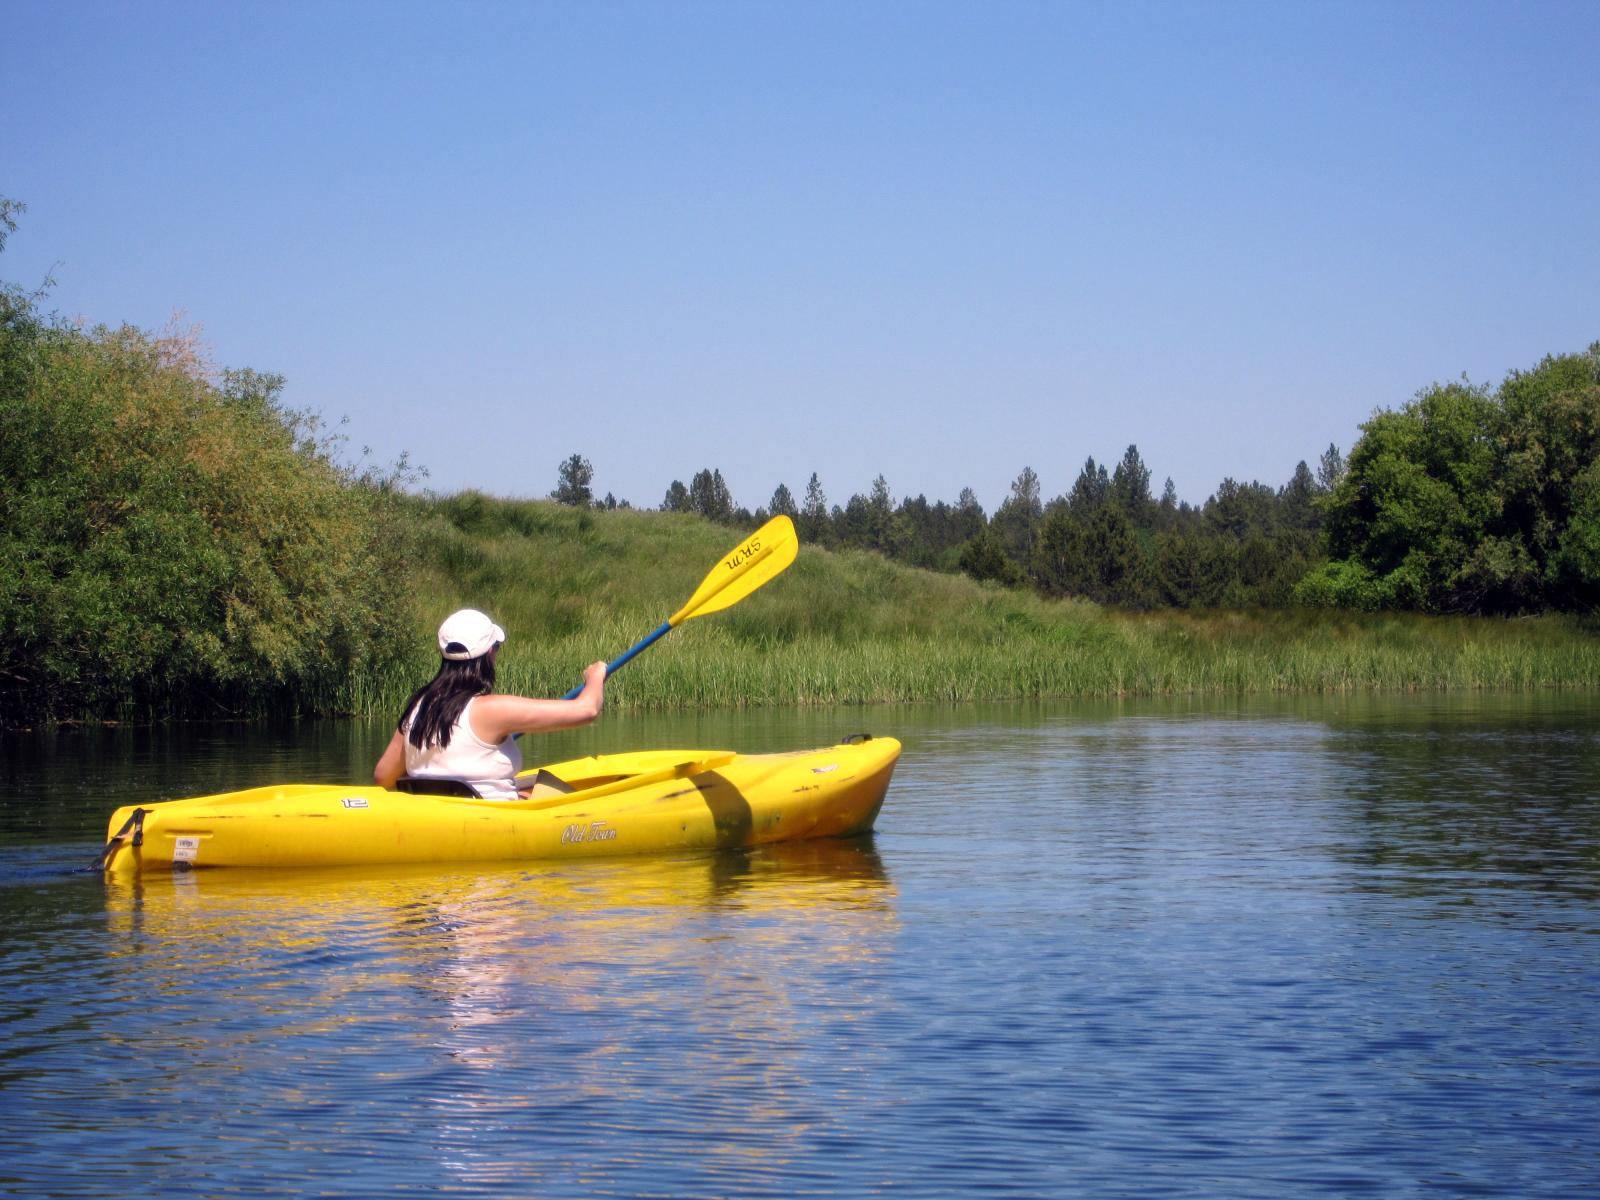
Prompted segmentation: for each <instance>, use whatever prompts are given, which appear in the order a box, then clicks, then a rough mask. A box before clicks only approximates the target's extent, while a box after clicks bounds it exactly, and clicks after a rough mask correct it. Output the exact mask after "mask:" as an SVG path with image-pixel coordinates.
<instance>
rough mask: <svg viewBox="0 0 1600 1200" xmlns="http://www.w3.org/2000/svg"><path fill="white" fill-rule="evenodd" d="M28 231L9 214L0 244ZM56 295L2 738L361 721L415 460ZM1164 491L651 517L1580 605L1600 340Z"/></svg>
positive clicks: (30, 432) (4, 476) (1244, 601)
mask: <svg viewBox="0 0 1600 1200" xmlns="http://www.w3.org/2000/svg"><path fill="white" fill-rule="evenodd" d="M20 210H21V209H20V206H19V205H16V204H15V203H13V202H10V201H6V200H4V198H0V250H3V249H4V244H5V236H6V234H7V233H9V232H11V231H12V230H13V229H14V227H15V224H14V217H15V215H16V214H17V213H18V212H20ZM43 302H44V295H43V292H42V291H34V292H28V291H25V290H23V289H22V288H20V287H17V286H15V285H10V284H3V283H0V727H3V726H17V725H31V724H38V723H41V722H48V721H51V720H55V719H71V718H77V717H91V716H92V717H104V716H117V715H127V716H137V717H139V718H140V719H148V718H150V717H159V716H162V715H179V714H181V715H186V716H196V715H205V714H207V713H211V714H214V715H219V716H225V715H238V714H241V713H247V712H249V713H256V714H261V713H265V712H280V713H312V712H333V711H353V710H362V711H364V709H362V703H363V702H362V701H361V700H360V699H359V696H357V693H359V692H360V689H361V688H362V687H364V686H368V684H369V683H370V682H371V681H372V680H376V679H378V678H380V677H382V676H384V675H385V674H386V673H393V672H395V671H409V670H410V669H411V668H410V667H409V666H408V665H407V664H409V663H412V662H413V656H414V653H415V651H416V644H415V643H416V633H417V629H418V627H419V621H420V617H419V614H418V613H417V612H416V611H415V609H416V607H417V604H418V601H416V600H415V599H414V594H415V591H416V589H415V588H414V587H413V586H412V583H413V581H414V576H415V573H416V571H417V564H418V561H419V556H426V554H427V553H428V548H427V544H426V543H425V541H424V540H423V539H422V538H421V537H420V536H419V534H418V532H417V529H416V527H415V525H416V522H415V521H414V519H413V518H414V517H415V514H416V505H417V504H418V503H419V502H421V498H419V497H416V496H415V495H414V494H413V493H412V492H411V491H410V490H409V485H410V484H412V483H413V482H414V477H413V476H412V475H411V474H410V473H409V471H408V469H407V468H406V466H405V464H404V463H403V462H402V463H401V464H397V465H396V466H395V467H393V468H390V469H387V470H382V471H379V470H373V469H371V468H368V467H365V466H362V465H360V464H357V465H351V464H349V463H348V462H346V461H344V460H343V457H342V446H341V443H340V440H339V439H338V438H337V437H332V436H329V433H328V431H327V430H326V429H325V428H324V427H323V426H322V425H321V423H320V420H319V418H318V417H317V415H316V414H313V413H306V412H300V411H297V410H295V409H293V408H291V407H288V406H287V405H286V404H285V402H284V398H283V389H284V382H283V380H282V379H281V378H279V377H277V376H274V375H270V374H264V373H260V372H257V371H253V370H219V369H217V368H215V367H214V366H212V365H211V364H210V363H208V362H207V361H205V359H204V357H203V356H202V355H201V354H200V352H199V350H198V347H197V345H196V343H195V341H194V339H193V338H192V337H190V336H187V335H185V334H183V333H182V332H178V333H169V334H151V333H147V332H145V331H142V330H139V329H136V328H132V327H127V326H124V327H120V328H114V329H113V328H107V327H93V328H84V327H81V326H79V325H77V324H73V323H69V322H65V321H61V320H59V319H57V318H55V317H54V316H53V315H51V314H49V313H48V312H47V311H45V310H44V308H43V307H42V306H43ZM1150 478H1151V477H1150V473H1149V471H1148V469H1147V468H1146V467H1145V466H1144V464H1143V462H1142V461H1141V460H1140V457H1139V455H1138V451H1137V449H1136V448H1134V447H1129V449H1128V451H1127V453H1126V454H1125V455H1124V456H1123V458H1122V460H1121V461H1120V462H1119V463H1117V464H1116V466H1115V467H1114V468H1112V469H1110V470H1107V469H1106V468H1105V467H1104V466H1102V465H1100V464H1095V463H1093V462H1091V463H1088V464H1086V465H1085V467H1084V469H1083V470H1082V471H1081V472H1080V474H1079V476H1078V479H1077V481H1076V482H1075V483H1074V486H1073V487H1072V489H1071V490H1069V491H1068V492H1067V493H1065V494H1063V495H1061V496H1057V497H1054V498H1051V499H1049V500H1046V499H1045V498H1044V497H1043V496H1042V495H1041V493H1040V487H1039V482H1038V479H1037V476H1036V475H1035V474H1034V472H1033V471H1032V470H1024V471H1023V472H1022V473H1021V474H1020V475H1019V476H1018V478H1017V481H1016V483H1015V485H1014V486H1013V488H1012V492H1011V495H1010V496H1008V497H1007V498H1006V500H1005V501H1004V502H1003V503H1001V504H1000V505H999V506H998V508H997V509H996V510H995V512H994V513H992V514H989V513H985V512H984V510H983V509H982V507H981V506H980V505H978V503H977V502H976V500H975V499H974V498H973V497H972V495H971V493H970V491H969V492H966V493H963V495H962V496H961V497H960V498H959V499H958V500H957V501H956V503H954V504H949V503H946V502H943V501H938V502H934V503H929V502H928V501H927V500H926V499H925V498H923V497H920V496H919V497H915V498H909V499H902V500H900V501H898V502H896V501H895V500H893V498H892V497H891V494H890V491H889V486H888V483H887V482H886V481H885V480H883V479H882V478H879V479H878V480H876V481H874V484H873V486H872V488H871V489H870V491H869V492H868V493H867V494H866V495H857V496H852V497H851V498H850V499H849V500H848V501H847V502H846V503H844V504H833V505H830V504H829V503H828V502H827V498H826V496H825V494H824V493H823V490H822V485H821V483H820V481H819V480H818V479H817V478H816V477H813V478H812V480H811V481H810V483H809V485H808V486H807V488H806V490H805V493H804V494H803V495H802V496H800V497H795V496H793V495H792V494H790V493H789V491H788V489H787V488H785V487H782V486H780V487H778V488H777V489H776V490H775V492H774V495H773V496H772V498H771V500H770V502H769V503H768V504H767V505H765V506H763V508H762V509H761V510H759V511H757V512H746V511H744V510H741V509H739V508H737V507H736V506H735V505H734V502H733V499H732V497H731V496H730V495H729V494H728V489H727V486H726V484H725V482H724V481H723V480H722V477H721V474H720V471H718V470H717V469H715V468H706V469H704V470H702V471H700V472H699V473H698V474H697V475H695V476H694V477H693V478H692V480H691V482H690V483H689V484H688V485H687V486H684V485H682V484H681V483H677V484H674V485H673V487H672V488H671V489H669V491H668V493H667V495H666V497H664V501H663V504H662V506H661V507H663V508H667V509H669V510H673V511H677V512H685V511H687V512H694V513H699V514H701V515H702V516H704V517H706V518H709V519H710V520H712V521H725V522H728V523H730V524H744V525H747V524H749V523H751V522H754V521H755V520H756V519H757V518H758V517H760V516H764V515H766V514H768V513H771V512H773V511H784V512H789V513H791V514H792V515H793V516H794V517H795V519H796V521H797V522H798V524H799V527H800V531H801V535H802V537H803V538H804V539H805V540H806V541H807V542H810V543H813V544H818V545H821V546H824V547H832V548H836V549H841V550H857V549H859V550H865V551H872V552H876V553H877V554H880V555H882V556H883V558H884V559H886V560H893V561H896V562H899V563H904V564H908V565H910V566H916V567H926V568H930V569H933V570H935V571H940V572H947V573H950V574H951V575H952V576H953V575H956V574H965V575H969V576H972V577H974V578H976V579H980V580H986V581H993V582H995V583H998V584H1005V585H1011V586H1015V587H1018V588H1019V589H1021V588H1026V589H1028V590H1029V591H1037V592H1039V593H1042V594H1044V595H1045V596H1049V597H1080V598H1086V599H1089V600H1093V601H1096V602H1098V603H1099V604H1101V605H1108V606H1118V607H1127V608H1133V609H1143V608H1150V607H1156V606H1168V607H1171V608H1174V609H1196V608H1200V609H1205V608H1219V609H1237V608H1248V607H1266V608H1277V609H1280V610H1286V609H1288V608H1289V607H1290V606H1295V605H1313V606H1318V607H1324V608H1345V609H1358V610H1365V611H1379V610H1386V611H1396V612H1402V611H1409V612H1420V613H1459V614H1518V613H1543V612H1576V613H1584V614H1588V613H1592V612H1593V611H1594V610H1595V608H1596V606H1597V605H1600V343H1597V344H1596V345H1593V346H1591V347H1590V348H1589V349H1588V350H1587V351H1585V352H1582V353H1575V354H1567V355H1561V356H1554V357H1549V358H1546V359H1545V360H1543V361H1542V362H1540V363H1539V364H1537V365H1536V366H1535V367H1534V368H1532V369H1531V370H1529V371H1527V372H1513V373H1512V374H1511V375H1510V376H1508V377H1507V378H1506V379H1505V380H1504V381H1503V382H1502V383H1501V384H1500V385H1499V386H1498V387H1497V388H1494V389H1490V388H1487V387H1484V386H1480V385H1473V384H1469V383H1466V382H1460V383H1451V384H1445V385H1435V386H1434V387H1431V388H1428V389H1425V390H1424V391H1423V392H1421V393H1419V394H1418V395H1417V396H1416V397H1415V398H1414V399H1413V400H1412V401H1410V402H1409V403H1407V404H1406V405H1404V406H1402V407H1401V408H1399V409H1397V410H1392V411H1391V410H1379V411H1377V412H1376V413H1375V414H1374V416H1373V417H1372V418H1371V420H1369V421H1368V422H1367V423H1366V424H1365V425H1363V427H1362V431H1361V436H1360V438H1359V439H1358V441H1357V442H1356V444H1355V445H1354V446H1353V447H1352V449H1351V450H1350V452H1349V455H1348V458H1345V459H1343V460H1341V457H1340V455H1339V452H1338V451H1337V450H1335V449H1333V448H1331V447H1330V449H1329V452H1328V453H1326V454H1324V455H1323V456H1322V460H1321V462H1320V463H1319V467H1318V469H1317V470H1316V471H1315V472H1313V471H1312V470H1311V469H1310V468H1308V467H1307V466H1306V465H1305V464H1304V463H1302V464H1300V465H1299V466H1297V467H1296V469H1295V470H1294V472H1293V473H1292V475H1291V477H1290V479H1289V480H1288V482H1287V483H1285V484H1283V485H1282V486H1277V487H1274V486H1267V485H1263V484H1259V483H1250V484H1238V483H1236V482H1234V481H1231V480H1230V481H1225V482H1224V483H1223V485H1222V486H1221V487H1219V488H1218V489H1217V492H1216V493H1215V494H1214V495H1213V496H1211V497H1210V498H1208V499H1207V500H1206V502H1205V503H1204V504H1201V505H1199V506H1191V505H1188V504H1184V503H1179V502H1177V501H1176V499H1175V498H1174V497H1173V495H1172V489H1171V488H1170V487H1168V488H1166V489H1165V490H1164V493H1163V495H1162V496H1161V497H1160V498H1156V497H1154V496H1153V495H1152V494H1151V488H1150ZM591 480H592V470H591V469H590V467H589V464H588V463H587V462H586V460H584V459H583V458H582V457H581V456H580V455H573V456H572V457H571V458H569V459H568V460H567V461H566V462H565V463H563V464H561V465H560V470H559V473H558V488H557V497H556V498H557V499H559V500H561V501H564V502H566V503H568V504H573V505H592V504H593V503H594V498H593V496H592V495H591V494H589V491H588V488H589V484H590V482H591ZM608 499H609V498H608ZM600 503H601V505H602V506H605V505H606V504H607V501H606V500H602V501H601V502H600ZM609 503H610V504H611V505H613V506H614V505H616V501H615V500H614V499H611V500H609ZM551 511H552V512H554V511H558V510H555V509H552V510H551ZM578 528H579V530H580V536H591V535H588V534H583V533H582V532H581V531H582V529H584V528H587V526H585V525H581V524H580V526H579V527H578ZM599 532H602V531H598V530H597V531H596V533H599ZM661 532H662V536H666V535H667V534H668V533H669V531H668V530H666V529H663V530H662V531H661ZM626 561H629V562H631V561H633V560H631V559H629V560H626ZM442 569H445V570H448V569H449V564H448V563H446V564H442ZM886 569H887V568H886ZM588 578H589V577H588V576H585V577H584V579H588ZM569 582H571V583H572V586H574V587H577V586H579V584H580V583H581V582H582V581H577V582H573V581H569ZM593 582H594V581H592V580H590V583H593ZM940 582H941V583H954V582H955V580H954V579H950V580H945V581H940ZM585 586H587V585H585ZM906 586H907V587H908V588H909V587H911V586H912V585H911V584H909V583H908V584H907V585H906ZM919 586H921V587H923V589H924V590H928V589H929V588H931V587H932V581H927V582H925V583H924V584H922V585H919ZM963 586H964V587H970V586H971V585H970V584H963ZM945 590H948V588H947V589H945ZM991 594H993V595H997V596H998V595H1003V594H1004V593H1002V592H995V593H991ZM1017 594H1018V595H1019V596H1020V595H1022V594H1023V592H1022V591H1020V590H1019V592H1018V593H1017ZM858 601H859V603H861V604H864V605H870V604H871V603H872V597H871V595H870V594H866V593H863V594H862V595H861V596H860V597H858ZM574 611H577V610H574ZM1030 611H1031V610H1030ZM1085 611H1089V609H1088V606H1072V612H1073V613H1075V614H1078V615H1077V617H1075V619H1080V620H1081V619H1082V613H1083V612H1085ZM1029 620H1034V618H1033V617H1030V618H1029ZM820 652H821V651H820V650H819V653H820ZM908 654H909V652H908ZM906 661H908V662H909V661H911V659H910V658H907V659H906ZM1152 686H1154V685H1152ZM951 694H956V693H955V692H952V693H951ZM353 696H356V697H357V698H355V699H352V697H353Z"/></svg>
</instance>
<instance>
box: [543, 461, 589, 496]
mask: <svg viewBox="0 0 1600 1200" xmlns="http://www.w3.org/2000/svg"><path fill="white" fill-rule="evenodd" d="M593 482H594V467H592V466H591V465H590V464H589V460H588V459H587V458H585V457H583V455H581V454H574V455H572V457H570V458H568V459H566V460H565V461H563V462H562V464H561V466H560V467H558V468H557V470H556V490H555V491H553V492H551V493H550V498H551V499H552V500H556V501H559V502H560V503H562V504H569V505H572V506H573V507H575V508H588V507H589V506H590V505H592V504H593V503H594V490H593V489H592V488H591V487H590V486H589V485H590V484H592V483H593Z"/></svg>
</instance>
